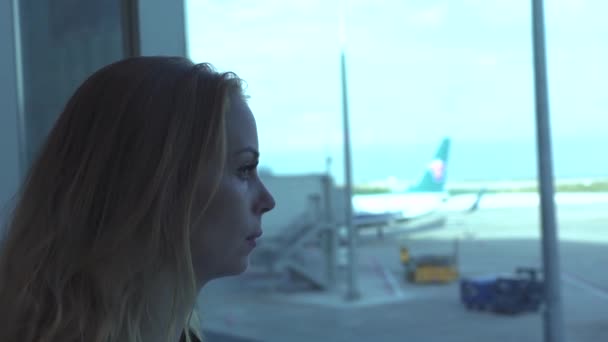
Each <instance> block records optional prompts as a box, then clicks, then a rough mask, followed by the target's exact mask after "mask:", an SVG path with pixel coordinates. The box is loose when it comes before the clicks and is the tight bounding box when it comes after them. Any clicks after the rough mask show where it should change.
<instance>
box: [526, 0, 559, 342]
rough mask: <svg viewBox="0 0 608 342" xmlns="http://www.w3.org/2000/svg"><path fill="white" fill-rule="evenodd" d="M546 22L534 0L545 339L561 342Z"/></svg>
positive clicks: (533, 21) (537, 2) (536, 0)
mask: <svg viewBox="0 0 608 342" xmlns="http://www.w3.org/2000/svg"><path fill="white" fill-rule="evenodd" d="M544 25H545V24H544V19H543V1H542V0H532V29H533V48H534V81H535V82H534V84H535V89H536V132H537V137H536V139H537V154H538V177H539V183H540V202H541V224H542V250H543V265H544V284H545V287H544V289H545V300H546V309H545V313H544V340H545V342H562V341H565V336H564V320H563V311H562V298H561V291H560V271H559V253H558V239H557V224H556V219H555V198H554V189H553V164H552V163H553V162H552V157H551V154H552V152H551V132H550V124H549V99H548V90H547V89H548V87H547V65H546V54H545V32H544Z"/></svg>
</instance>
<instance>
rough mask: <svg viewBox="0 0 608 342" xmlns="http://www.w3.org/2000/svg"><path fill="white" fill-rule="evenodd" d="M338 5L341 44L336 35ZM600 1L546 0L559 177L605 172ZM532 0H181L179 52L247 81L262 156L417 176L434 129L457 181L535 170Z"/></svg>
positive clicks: (607, 141) (605, 48) (358, 177)
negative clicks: (182, 48) (346, 119)
mask: <svg viewBox="0 0 608 342" xmlns="http://www.w3.org/2000/svg"><path fill="white" fill-rule="evenodd" d="M340 13H343V17H344V18H345V20H344V23H345V25H344V27H345V29H344V32H345V43H341V40H340V35H339V26H340V25H339V22H340V20H339V18H340ZM606 13H608V2H607V1H604V0H551V1H545V20H546V34H547V37H546V39H547V59H548V73H549V94H550V112H551V128H552V138H553V148H554V162H555V175H556V177H557V178H572V177H603V176H606V175H607V174H608V158H606V154H605V153H604V149H605V146H608V135H607V134H606V133H605V132H606V127H607V126H608V96H606V85H605V83H606V80H608V63H606V61H608V22H607V21H606V20H605V14H606ZM530 16H531V9H530V1H529V0H525V1H524V0H493V1H489V0H350V1H344V4H343V5H341V4H340V2H339V1H329V0H290V1H287V0H257V1H245V0H188V1H187V14H186V19H187V35H188V49H189V55H190V57H191V58H192V59H193V60H194V61H195V62H210V63H212V64H213V65H214V66H216V68H217V69H219V70H221V71H233V72H236V73H237V74H238V75H239V76H240V77H242V78H243V79H245V81H246V82H247V91H246V92H247V94H248V95H249V96H250V100H249V104H250V106H251V108H252V110H253V112H254V115H255V116H256V120H257V124H258V134H259V140H260V150H261V160H260V164H261V166H262V167H264V168H267V169H270V170H272V171H273V172H274V173H276V174H293V173H314V172H324V171H325V170H326V168H327V166H326V159H327V157H330V158H331V159H332V163H331V167H330V172H331V173H332V174H333V175H334V177H335V179H336V181H337V182H338V183H340V182H341V181H342V180H343V175H344V167H343V165H344V163H343V161H344V159H343V136H342V132H343V131H342V127H343V125H342V107H341V91H342V89H341V87H340V69H339V68H340V65H339V58H340V57H339V56H340V51H344V52H345V53H346V61H347V79H348V96H349V114H350V128H351V141H352V160H353V178H354V181H355V183H358V184H360V183H366V182H370V181H374V180H379V179H386V178H389V177H397V178H399V179H410V180H413V179H416V178H418V177H419V176H420V175H421V174H422V173H423V172H424V169H425V167H426V165H427V164H428V163H429V162H430V159H431V157H432V155H433V154H434V150H435V149H436V148H437V146H438V145H439V142H440V140H441V139H442V138H443V137H444V136H449V137H451V138H452V150H451V156H450V161H449V163H448V165H449V166H448V172H449V175H448V177H449V178H451V179H453V180H469V179H471V180H473V179H475V180H480V179H482V180H486V179H487V180H494V179H521V178H534V177H535V176H536V145H535V137H536V135H535V112H534V83H533V65H532V60H533V59H532V41H531V18H530Z"/></svg>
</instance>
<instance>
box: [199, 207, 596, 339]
mask: <svg viewBox="0 0 608 342" xmlns="http://www.w3.org/2000/svg"><path fill="white" fill-rule="evenodd" d="M605 197H606V198H608V196H605ZM598 198H599V197H597V196H596V197H595V198H593V199H591V200H589V201H581V200H580V198H578V199H577V200H568V199H566V200H565V201H564V202H558V207H557V209H558V225H559V231H560V261H561V271H562V282H561V289H562V299H563V307H564V321H565V326H564V331H565V334H566V341H568V342H585V341H605V340H607V338H608V268H607V267H606V265H608V226H607V224H608V210H607V209H608V202H604V201H603V200H599V199H598ZM508 201H514V202H515V203H519V204H522V203H528V204H527V205H519V206H513V205H504V206H502V207H501V206H498V205H496V203H499V199H498V198H496V197H494V198H491V199H490V200H489V201H488V202H487V203H490V205H486V206H483V205H482V206H481V208H480V210H479V211H477V212H474V213H472V214H461V213H456V212H452V213H451V214H450V216H449V217H448V221H447V224H446V226H445V227H444V228H443V229H438V230H432V231H426V232H417V233H415V234H403V235H399V236H393V237H391V238H386V239H384V240H373V241H369V242H366V243H365V244H364V245H361V246H360V247H359V249H358V251H359V253H358V268H357V270H358V277H357V280H358V282H357V284H358V289H359V292H360V298H359V299H358V300H355V301H352V300H347V299H346V293H347V292H348V291H347V288H346V268H345V267H341V268H340V271H339V273H338V277H337V283H336V287H335V288H334V289H333V290H331V291H291V292H285V291H278V290H277V284H280V283H281V282H282V279H276V278H273V277H269V276H265V275H264V274H259V273H254V272H249V271H248V272H245V274H243V275H241V276H238V277H230V278H224V279H219V280H216V281H214V282H212V283H210V284H209V285H207V286H206V287H205V289H204V290H203V291H202V293H201V296H200V298H199V307H200V316H201V322H202V327H203V331H205V332H206V342H228V341H234V342H238V341H242V342H245V341H269V342H272V341H284V342H299V341H307V342H309V341H330V342H334V341H335V342H341V341H349V342H356V341H365V342H369V341H431V342H434V341H437V342H439V341H442V342H443V341H455V342H459V341H467V342H468V341H473V340H480V341H543V319H542V314H543V313H542V310H541V312H538V313H526V314H521V315H515V316H504V315H499V314H494V313H488V312H478V311H468V310H467V309H466V308H465V307H464V306H463V305H462V303H461V302H460V299H459V285H458V282H454V283H451V284H447V285H413V284H410V283H408V282H406V281H405V278H404V269H403V266H402V265H401V264H400V261H399V247H400V246H402V245H405V246H407V247H408V248H409V249H410V252H411V254H412V255H414V256H415V255H420V254H451V253H453V252H454V240H455V239H457V240H458V241H459V242H458V260H459V270H460V274H461V277H468V276H475V275H486V274H496V273H511V272H513V271H514V269H515V268H517V267H520V266H525V267H537V268H540V267H541V265H542V259H541V255H542V253H541V240H540V231H541V229H540V217H539V213H538V207H537V203H536V204H535V203H534V201H533V200H528V201H527V202H526V201H523V200H521V201H517V200H513V198H512V197H510V198H509V199H508ZM318 257H319V256H318V255H317V254H315V251H314V250H311V253H310V256H309V258H307V260H309V262H310V263H318V262H319V260H318Z"/></svg>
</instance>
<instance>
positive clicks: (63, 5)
mask: <svg viewBox="0 0 608 342" xmlns="http://www.w3.org/2000/svg"><path fill="white" fill-rule="evenodd" d="M127 2H129V1H127ZM127 2H124V1H123V2H121V1H117V0H113V1H103V2H95V1H93V2H91V1H87V2H79V1H70V0H58V1H19V2H18V3H19V16H20V24H21V29H20V35H21V39H22V43H21V49H22V51H21V58H22V60H21V62H20V65H21V66H22V71H23V80H22V83H23V97H24V105H25V108H24V113H22V115H23V117H24V123H25V124H24V126H25V127H24V130H25V132H24V133H25V136H26V137H27V138H26V139H27V143H26V157H25V160H26V161H27V163H28V164H29V163H30V161H31V159H32V158H33V157H34V156H35V155H36V153H37V151H38V148H39V146H40V144H41V143H42V141H43V140H44V139H45V137H46V135H47V133H48V131H49V130H50V128H51V126H52V124H53V122H54V121H55V119H56V116H57V115H58V114H59V113H60V112H61V110H62V109H63V106H64V105H65V103H66V101H67V99H68V97H69V96H70V95H71V94H72V93H73V92H74V91H75V89H76V87H77V86H78V85H79V84H80V83H81V82H82V81H84V79H85V77H87V76H88V75H90V74H91V73H92V72H94V71H95V70H97V69H99V68H100V67H102V66H104V65H106V64H109V63H111V62H114V61H116V60H119V59H121V58H123V57H124V56H125V55H127V54H126V53H125V45H124V43H125V42H124V40H123V35H124V34H123V30H122V26H123V21H122V20H123V16H122V15H123V13H122V12H123V10H124V9H123V3H127Z"/></svg>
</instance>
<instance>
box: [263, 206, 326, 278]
mask: <svg viewBox="0 0 608 342" xmlns="http://www.w3.org/2000/svg"><path fill="white" fill-rule="evenodd" d="M319 203H320V201H319V197H318V196H311V198H310V203H309V206H308V208H307V209H306V210H305V211H304V212H303V213H301V214H300V215H298V216H296V217H295V218H294V219H293V220H292V221H291V223H290V224H288V225H287V226H286V227H285V228H284V229H282V230H281V231H280V233H279V234H278V235H276V236H273V237H268V238H263V239H261V240H260V243H259V244H258V247H257V248H256V250H255V251H254V253H253V254H252V255H251V265H252V267H254V268H258V269H260V268H261V269H262V270H263V271H264V272H267V273H268V274H270V275H281V276H282V279H285V278H288V279H290V281H292V282H299V283H305V284H306V285H307V286H308V287H309V288H311V289H316V290H326V289H328V288H329V287H331V285H332V279H331V278H332V275H331V271H330V270H329V268H331V267H332V263H333V262H334V261H335V250H336V242H335V231H336V229H335V227H333V226H332V225H330V224H328V222H327V220H326V219H325V218H324V215H323V213H322V212H321V210H320V205H319ZM319 256H322V257H321V258H319Z"/></svg>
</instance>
